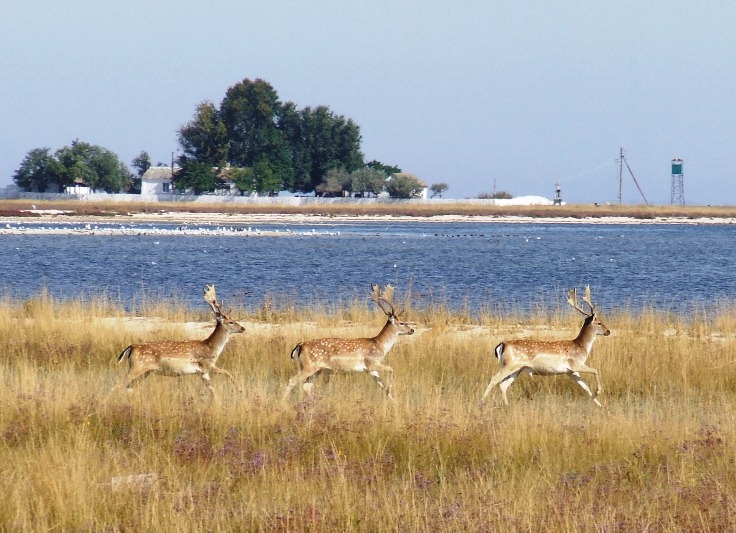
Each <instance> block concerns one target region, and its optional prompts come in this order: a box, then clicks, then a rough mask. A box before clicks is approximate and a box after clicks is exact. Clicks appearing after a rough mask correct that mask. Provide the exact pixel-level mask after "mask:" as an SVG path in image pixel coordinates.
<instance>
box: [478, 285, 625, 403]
mask: <svg viewBox="0 0 736 533" xmlns="http://www.w3.org/2000/svg"><path fill="white" fill-rule="evenodd" d="M583 302H585V303H586V304H587V306H588V308H589V311H586V310H584V309H582V308H581V307H580V305H579V304H578V297H577V290H576V289H574V288H573V289H570V290H568V291H567V303H569V304H570V305H571V306H572V307H573V308H574V309H575V310H577V311H579V312H580V313H582V314H583V315H585V320H584V322H583V326H582V328H581V329H580V333H579V334H578V336H577V337H575V338H574V339H572V340H560V341H540V340H512V341H505V342H501V343H499V344H498V345H497V346H496V348H495V350H494V353H495V354H496V358H497V359H498V361H499V363H500V365H501V370H499V371H498V372H497V373H496V374H495V375H494V376H493V377H492V378H491V382H490V383H489V384H488V386H487V387H486V390H485V392H484V393H483V396H482V398H481V400H480V404H481V406H482V405H483V404H484V402H485V400H486V397H487V396H488V394H489V393H490V392H491V390H492V389H493V387H495V386H496V385H498V386H499V388H500V389H501V394H502V396H503V401H504V403H505V404H506V405H508V404H509V401H508V398H507V397H506V390H507V389H508V388H509V387H510V386H511V384H512V383H513V382H514V380H515V379H516V378H517V377H518V376H519V374H520V373H521V372H522V371H526V372H527V373H529V374H531V375H542V376H553V375H560V374H565V375H567V376H569V377H570V379H572V380H573V381H574V382H575V383H577V384H578V385H580V387H581V388H582V389H583V390H584V391H585V392H587V393H588V395H589V396H590V397H591V398H592V399H593V402H594V403H595V404H596V405H597V406H599V407H602V405H601V403H600V402H599V401H598V395H599V394H600V393H601V391H602V387H601V380H600V376H599V375H598V371H597V370H596V369H595V368H593V367H590V366H588V365H586V364H585V362H586V361H587V359H588V356H589V355H590V351H591V350H592V348H593V343H594V342H595V340H596V338H597V336H598V335H603V336H608V335H610V334H611V331H610V330H609V329H608V328H607V327H606V326H605V325H604V324H603V322H602V321H601V319H600V317H599V316H598V314H597V313H596V310H595V306H594V305H593V302H592V301H591V299H590V285H586V286H585V296H584V297H583ZM581 373H588V374H593V375H594V376H595V381H596V391H595V394H593V393H592V392H591V391H590V388H589V387H588V385H587V384H586V383H585V381H583V379H582V378H581V377H580V374H581Z"/></svg>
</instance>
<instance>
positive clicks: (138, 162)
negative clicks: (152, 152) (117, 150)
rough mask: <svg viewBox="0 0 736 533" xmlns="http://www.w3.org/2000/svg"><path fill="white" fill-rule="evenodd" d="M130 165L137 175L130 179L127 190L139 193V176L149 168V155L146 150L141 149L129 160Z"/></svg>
mask: <svg viewBox="0 0 736 533" xmlns="http://www.w3.org/2000/svg"><path fill="white" fill-rule="evenodd" d="M131 166H132V167H133V168H134V169H135V170H136V173H137V175H136V176H133V178H132V179H131V182H130V187H129V188H128V192H129V193H132V194H140V192H141V178H142V177H143V174H145V173H146V170H148V169H149V168H151V157H150V156H149V155H148V152H146V151H145V150H141V153H140V154H138V155H137V156H136V157H135V158H134V159H133V161H131Z"/></svg>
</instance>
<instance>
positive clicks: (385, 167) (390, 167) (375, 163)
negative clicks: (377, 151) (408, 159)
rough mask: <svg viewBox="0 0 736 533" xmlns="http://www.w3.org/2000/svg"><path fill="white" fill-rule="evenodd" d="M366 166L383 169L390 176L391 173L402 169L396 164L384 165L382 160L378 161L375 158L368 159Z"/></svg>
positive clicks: (397, 172) (396, 172)
mask: <svg viewBox="0 0 736 533" xmlns="http://www.w3.org/2000/svg"><path fill="white" fill-rule="evenodd" d="M365 166H367V167H368V168H372V169H374V170H381V171H383V172H384V173H385V174H386V175H387V176H390V175H391V174H399V173H400V172H401V169H400V168H399V167H397V166H396V165H384V164H383V163H381V162H380V161H376V160H375V159H374V160H373V161H368V162H367V163H366V164H365Z"/></svg>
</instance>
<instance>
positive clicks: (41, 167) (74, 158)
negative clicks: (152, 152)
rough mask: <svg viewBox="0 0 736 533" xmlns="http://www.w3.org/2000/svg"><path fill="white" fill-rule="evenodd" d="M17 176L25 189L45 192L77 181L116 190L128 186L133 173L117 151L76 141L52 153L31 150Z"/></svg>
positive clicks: (113, 191) (90, 185) (19, 183)
mask: <svg viewBox="0 0 736 533" xmlns="http://www.w3.org/2000/svg"><path fill="white" fill-rule="evenodd" d="M14 179H15V181H16V183H17V184H18V186H20V187H23V188H24V189H25V190H34V189H35V190H38V191H40V192H44V191H46V190H47V189H48V188H49V187H50V186H55V188H56V190H58V191H62V190H64V187H67V186H69V185H73V184H74V183H84V184H85V185H87V186H88V187H90V188H91V189H97V190H99V189H101V190H104V191H105V192H110V193H115V192H119V191H121V190H126V189H127V188H128V187H129V185H130V183H131V174H130V171H129V170H128V168H127V167H126V166H125V164H123V163H122V162H121V161H120V160H119V159H118V156H117V155H116V154H115V153H114V152H111V151H110V150H107V149H105V148H102V147H101V146H96V145H93V144H89V143H85V142H80V141H78V140H76V141H73V142H72V144H71V146H64V147H63V148H60V149H58V150H57V151H56V152H55V153H54V155H53V156H52V155H50V154H49V149H48V148H36V149H34V150H31V151H30V152H28V154H27V155H26V157H25V159H24V160H23V162H22V163H21V166H20V168H19V169H18V171H16V173H15V176H14Z"/></svg>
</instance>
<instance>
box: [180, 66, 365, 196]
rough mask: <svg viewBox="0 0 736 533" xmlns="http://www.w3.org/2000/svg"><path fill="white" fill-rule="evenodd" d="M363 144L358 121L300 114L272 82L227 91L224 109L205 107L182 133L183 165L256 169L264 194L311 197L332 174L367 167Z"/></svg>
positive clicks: (325, 112) (321, 109)
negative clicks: (283, 191) (288, 192)
mask: <svg viewBox="0 0 736 533" xmlns="http://www.w3.org/2000/svg"><path fill="white" fill-rule="evenodd" d="M360 141H361V136H360V128H359V127H358V126H357V124H355V123H354V122H353V121H352V120H350V119H346V118H345V117H342V116H337V115H335V114H334V113H333V112H332V111H330V109H329V108H327V107H326V106H318V107H316V108H311V107H307V108H305V109H303V110H299V109H297V106H296V105H295V104H294V103H293V102H286V103H282V102H281V101H280V100H279V97H278V94H277V93H276V90H275V89H274V88H273V87H272V86H271V85H270V84H269V83H268V82H266V81H264V80H261V79H256V80H255V81H253V80H249V79H247V78H246V79H244V80H243V81H241V82H239V83H237V84H235V85H233V86H232V87H230V88H229V89H228V90H227V92H226V94H225V97H224V98H223V100H222V102H221V104H220V107H219V109H217V108H215V106H214V105H213V104H211V103H208V102H205V103H202V104H200V105H199V106H198V107H197V110H196V113H195V116H194V119H193V120H192V121H191V122H189V123H187V124H186V125H184V126H182V127H181V128H180V130H179V143H180V144H181V146H182V151H183V153H184V155H183V156H182V157H181V158H180V159H181V161H184V159H193V160H195V161H199V162H204V163H210V164H212V165H213V166H220V167H223V166H224V164H225V163H228V164H230V165H231V166H232V167H238V168H251V169H253V172H254V173H255V182H256V187H257V190H258V192H268V191H270V190H278V189H270V187H276V186H278V187H280V188H285V189H290V190H292V191H301V192H311V191H313V190H315V188H316V186H317V185H318V184H320V183H321V182H322V180H323V179H324V178H325V176H326V174H327V172H328V171H329V170H332V169H336V168H341V169H345V170H346V171H348V172H350V171H352V170H356V169H358V168H360V167H362V166H363V154H362V153H361V152H360ZM181 161H180V162H181ZM266 163H268V165H267V166H265V164H266ZM259 168H260V170H259ZM259 175H261V176H264V179H260V178H258V176H259ZM263 187H265V189H264V188H263Z"/></svg>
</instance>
